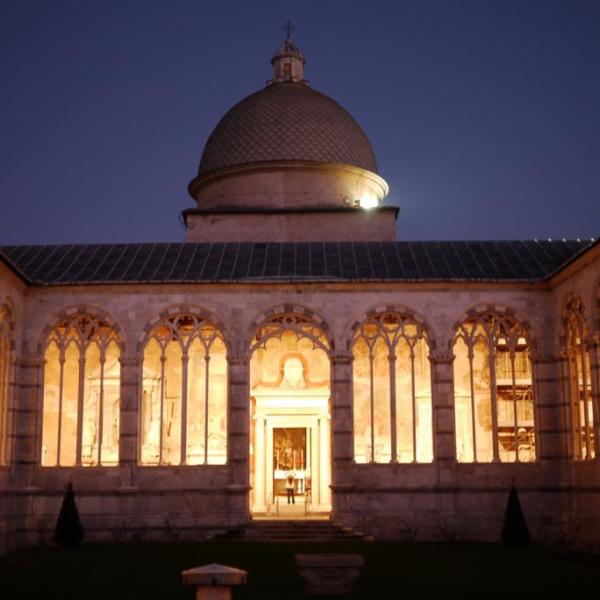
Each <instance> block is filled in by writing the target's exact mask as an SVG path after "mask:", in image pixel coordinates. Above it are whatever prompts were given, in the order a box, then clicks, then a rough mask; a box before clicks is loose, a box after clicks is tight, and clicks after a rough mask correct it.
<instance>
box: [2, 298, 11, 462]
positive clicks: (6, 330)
mask: <svg viewBox="0 0 600 600" xmlns="http://www.w3.org/2000/svg"><path fill="white" fill-rule="evenodd" d="M10 326H11V322H10V315H9V312H8V309H7V308H6V307H5V306H1V305H0V465H6V464H7V450H8V448H7V436H8V427H7V424H8V377H9V372H10V344H11V341H10V339H11V338H10Z"/></svg>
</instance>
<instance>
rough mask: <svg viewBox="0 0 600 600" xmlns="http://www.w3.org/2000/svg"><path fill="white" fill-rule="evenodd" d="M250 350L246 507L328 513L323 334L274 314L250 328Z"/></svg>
mask: <svg viewBox="0 0 600 600" xmlns="http://www.w3.org/2000/svg"><path fill="white" fill-rule="evenodd" d="M250 352H251V359H250V486H251V491H250V511H251V513H252V514H253V515H255V516H261V515H265V516H276V517H280V518H294V517H302V516H307V515H310V514H326V513H329V512H330V511H331V490H330V488H329V485H330V482H331V448H330V445H331V441H330V440H331V435H330V416H331V415H330V395H331V367H330V358H329V354H330V346H329V342H328V340H327V336H326V335H325V334H324V332H323V330H322V328H321V327H320V326H319V325H318V324H316V323H315V322H314V321H312V320H311V319H310V318H308V317H306V316H304V315H301V314H297V313H294V312H288V313H281V314H278V315H274V316H272V317H270V318H268V319H266V320H265V321H263V322H262V323H261V324H260V325H259V326H258V327H257V329H256V333H255V336H254V338H253V340H252V343H251V348H250ZM290 472H291V473H292V474H293V479H294V481H293V487H294V503H293V504H292V503H291V502H290V501H289V499H288V498H287V495H288V494H287V489H286V483H287V485H288V487H289V485H290V484H289V483H288V481H287V480H288V477H289V475H290Z"/></svg>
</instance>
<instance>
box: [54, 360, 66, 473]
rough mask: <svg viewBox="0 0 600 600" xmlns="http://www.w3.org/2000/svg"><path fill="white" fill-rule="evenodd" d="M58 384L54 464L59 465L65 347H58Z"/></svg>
mask: <svg viewBox="0 0 600 600" xmlns="http://www.w3.org/2000/svg"><path fill="white" fill-rule="evenodd" d="M59 362H60V386H59V391H58V432H57V435H58V442H57V444H56V464H57V466H60V450H61V445H62V443H61V442H62V420H63V406H62V405H63V388H64V383H65V349H64V348H61V349H60V357H59Z"/></svg>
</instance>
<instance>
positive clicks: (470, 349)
mask: <svg viewBox="0 0 600 600" xmlns="http://www.w3.org/2000/svg"><path fill="white" fill-rule="evenodd" d="M471 342H472V343H471V344H469V347H468V353H469V385H470V387H471V439H472V441H473V462H478V460H477V429H476V426H477V421H476V418H475V409H476V407H475V377H474V375H473V353H474V349H473V343H474V342H473V340H471Z"/></svg>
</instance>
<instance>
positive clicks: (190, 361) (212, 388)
mask: <svg viewBox="0 0 600 600" xmlns="http://www.w3.org/2000/svg"><path fill="white" fill-rule="evenodd" d="M140 427H141V429H140V431H141V436H140V437H141V463H142V464H143V465H181V464H186V465H202V464H225V463H226V462H227V349H226V346H225V340H224V338H223V335H222V333H221V332H220V331H219V329H218V328H217V327H216V326H215V325H214V324H212V323H211V322H210V321H208V320H205V319H203V318H202V317H200V316H196V315H193V314H178V315H174V316H170V317H167V318H164V319H162V320H161V321H160V322H159V323H157V324H156V325H155V326H154V327H153V328H152V330H151V332H150V334H149V336H148V338H147V341H146V344H145V347H144V361H143V391H142V410H141V423H140Z"/></svg>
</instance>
